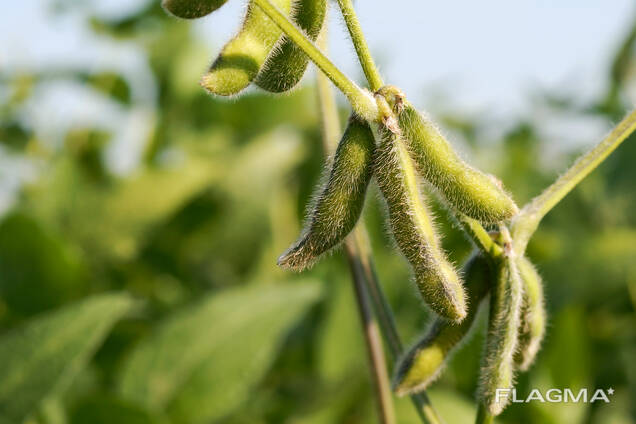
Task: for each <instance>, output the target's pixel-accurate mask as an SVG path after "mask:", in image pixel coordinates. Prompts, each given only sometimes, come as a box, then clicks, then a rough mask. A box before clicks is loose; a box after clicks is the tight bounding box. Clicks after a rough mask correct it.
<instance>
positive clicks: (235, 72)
mask: <svg viewBox="0 0 636 424" xmlns="http://www.w3.org/2000/svg"><path fill="white" fill-rule="evenodd" d="M272 3H274V4H275V5H276V6H277V7H278V8H279V9H280V10H281V11H282V12H283V13H286V14H288V13H289V12H290V9H291V0H272ZM281 34H282V31H281V30H280V28H279V27H278V26H277V25H276V24H275V23H274V22H273V21H272V20H271V19H269V17H268V16H267V15H266V14H265V12H263V11H262V10H261V9H260V8H259V7H258V6H257V5H256V4H254V3H253V2H250V3H249V5H248V7H247V14H246V16H245V20H244V21H243V26H242V27H241V30H240V31H239V33H238V34H237V35H236V37H234V38H233V39H232V40H230V41H229V42H228V43H227V44H226V45H225V46H224V47H223V50H222V51H221V54H219V56H218V57H217V58H216V60H215V61H214V63H212V66H211V67H210V70H209V71H208V72H207V73H206V74H205V75H204V76H203V78H201V85H202V86H203V87H204V88H205V89H206V90H208V91H210V92H211V93H214V94H218V95H221V96H231V95H234V94H238V93H239V92H241V91H242V90H243V89H245V88H246V87H247V86H248V85H249V84H250V83H251V82H252V81H253V80H254V78H256V75H258V73H259V71H260V70H261V68H262V67H263V64H264V63H265V61H266V60H267V57H268V56H269V55H270V53H271V52H272V48H273V47H274V46H275V44H276V42H277V41H278V39H279V38H280V37H281Z"/></svg>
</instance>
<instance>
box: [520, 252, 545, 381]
mask: <svg viewBox="0 0 636 424" xmlns="http://www.w3.org/2000/svg"><path fill="white" fill-rule="evenodd" d="M518 266H519V274H520V275H521V281H522V283H523V305H522V307H521V326H520V329H519V348H518V349H517V353H516V355H515V363H516V364H517V367H518V368H519V369H520V370H521V371H527V370H528V368H530V365H532V363H533V362H534V358H535V357H536V355H537V352H538V351H539V347H541V341H542V340H543V336H544V335H545V325H546V315H547V313H546V310H545V304H544V299H543V283H542V281H541V276H540V275H539V273H538V272H537V270H536V269H535V267H534V265H532V263H531V262H530V261H529V260H528V258H526V257H525V256H524V257H521V258H519V260H518Z"/></svg>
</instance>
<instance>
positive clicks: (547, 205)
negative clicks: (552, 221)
mask: <svg viewBox="0 0 636 424" xmlns="http://www.w3.org/2000/svg"><path fill="white" fill-rule="evenodd" d="M634 130H636V110H634V111H632V112H630V113H629V114H628V115H627V116H626V117H625V118H623V120H622V121H621V122H620V123H619V124H618V125H617V126H616V127H614V129H613V130H612V131H611V132H610V133H609V134H608V135H607V137H605V138H604V139H603V140H602V141H601V142H600V143H599V144H598V145H597V146H596V147H594V148H593V149H592V150H590V151H589V152H587V153H586V154H584V155H583V156H581V157H580V158H579V159H578V160H577V161H576V162H575V163H574V165H572V167H571V168H570V169H568V170H567V172H566V173H565V174H563V175H561V177H559V179H557V180H556V181H555V182H554V184H552V185H551V186H550V187H548V188H547V189H546V190H545V191H544V192H543V193H541V194H540V195H539V196H537V197H535V198H534V199H533V200H532V201H531V202H530V203H529V204H527V205H526V206H524V208H523V209H522V210H521V212H520V213H519V215H517V217H516V218H515V219H514V222H513V227H512V231H513V239H514V240H515V249H516V251H517V252H518V253H519V254H523V252H524V251H525V248H526V245H527V244H528V240H530V237H531V236H532V234H533V233H534V232H535V231H536V229H537V227H538V226H539V222H540V221H541V219H542V218H543V217H544V216H545V215H546V214H547V213H548V212H549V211H550V210H551V209H552V208H553V207H554V206H555V205H556V204H557V203H559V201H561V199H563V198H564V197H565V196H566V195H567V194H568V193H569V192H570V191H571V190H572V189H573V188H574V187H576V185H577V184H578V183H580V182H581V180H583V178H585V177H586V176H587V175H588V174H589V173H590V172H592V171H593V170H594V169H595V168H596V167H597V166H598V165H599V164H600V163H601V162H603V161H604V160H605V159H606V158H607V157H608V156H609V155H610V153H612V152H613V151H614V150H615V149H616V148H617V147H618V146H619V145H620V144H621V143H622V142H623V141H624V140H625V139H626V138H627V137H629V135H630V134H631V133H632V132H634Z"/></svg>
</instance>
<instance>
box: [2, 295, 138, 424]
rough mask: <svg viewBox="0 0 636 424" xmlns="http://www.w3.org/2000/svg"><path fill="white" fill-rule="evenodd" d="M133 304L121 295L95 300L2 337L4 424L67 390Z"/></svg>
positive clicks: (41, 318)
mask: <svg viewBox="0 0 636 424" xmlns="http://www.w3.org/2000/svg"><path fill="white" fill-rule="evenodd" d="M131 303H132V302H131V299H130V298H128V297H127V296H124V295H120V294H106V295H100V296H95V297H92V298H89V299H87V300H84V301H82V302H80V303H76V304H73V305H71V306H68V307H65V308H63V309H61V310H56V311H54V312H51V313H47V314H44V315H42V316H39V317H37V318H34V319H33V320H31V321H29V322H27V323H26V324H25V325H24V326H22V327H21V328H16V329H14V330H12V331H11V332H10V333H8V334H5V335H3V336H2V338H1V339H0V381H1V382H2V384H0V422H2V421H3V420H6V421H9V422H21V421H22V420H24V419H25V418H26V417H27V416H28V415H29V414H30V413H31V412H33V411H34V410H35V409H36V408H37V407H38V406H39V404H40V402H41V401H42V400H43V399H45V398H46V397H48V396H51V395H53V394H56V393H59V392H61V391H62V390H64V389H65V388H66V387H67V385H68V384H69V383H70V382H71V380H72V379H73V377H74V376H75V375H77V374H78V373H79V371H80V370H81V369H82V368H83V367H84V365H85V364H86V362H87V361H88V359H89V358H90V356H91V355H92V353H93V352H94V351H95V349H96V348H97V346H98V345H99V344H100V343H101V342H102V340H103V339H104V338H105V337H106V335H107V334H108V330H109V329H110V328H111V327H112V325H113V324H114V323H115V321H117V320H118V319H119V318H120V317H121V316H122V315H123V314H124V313H125V312H126V311H127V310H128V309H129V308H130V306H131Z"/></svg>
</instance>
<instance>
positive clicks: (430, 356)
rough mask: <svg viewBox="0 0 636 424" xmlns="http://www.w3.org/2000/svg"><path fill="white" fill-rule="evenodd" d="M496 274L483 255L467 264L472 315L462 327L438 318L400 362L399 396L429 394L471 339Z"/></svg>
mask: <svg viewBox="0 0 636 424" xmlns="http://www.w3.org/2000/svg"><path fill="white" fill-rule="evenodd" d="M492 274H493V272H492V270H491V267H490V263H489V262H488V260H487V259H486V258H485V257H483V256H482V255H478V254H475V255H473V256H472V257H471V258H470V259H469V260H468V261H467V262H466V264H465V265H464V280H465V281H466V286H467V291H468V299H469V303H470V308H469V309H468V315H466V318H464V320H463V321H462V322H461V323H460V324H453V323H450V322H449V321H447V320H445V319H441V318H437V319H436V320H435V321H433V324H432V325H431V327H430V328H429V330H428V331H427V332H426V333H425V334H424V336H423V337H422V338H421V339H420V340H419V341H418V342H417V343H416V344H415V345H414V346H413V347H412V348H411V349H409V351H408V352H406V354H405V355H404V356H403V358H402V359H401V360H400V361H398V364H397V366H396V372H395V375H394V378H393V390H394V391H395V392H396V393H397V394H398V395H399V396H403V395H407V394H413V393H417V392H420V391H422V390H425V389H426V388H427V387H428V386H429V385H430V384H431V383H432V382H433V381H434V380H435V379H436V378H437V376H438V375H439V374H440V373H441V371H442V370H443V368H444V365H445V364H446V363H447V362H448V359H449V358H450V356H451V354H452V353H453V351H454V350H455V349H457V348H458V346H459V345H460V344H461V343H460V342H462V341H463V340H466V339H467V334H468V333H469V331H470V329H471V327H472V325H473V323H474V321H475V316H476V315H477V311H478V309H479V305H480V303H481V301H482V299H484V297H486V294H487V293H488V289H489V285H490V282H491V281H492Z"/></svg>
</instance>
